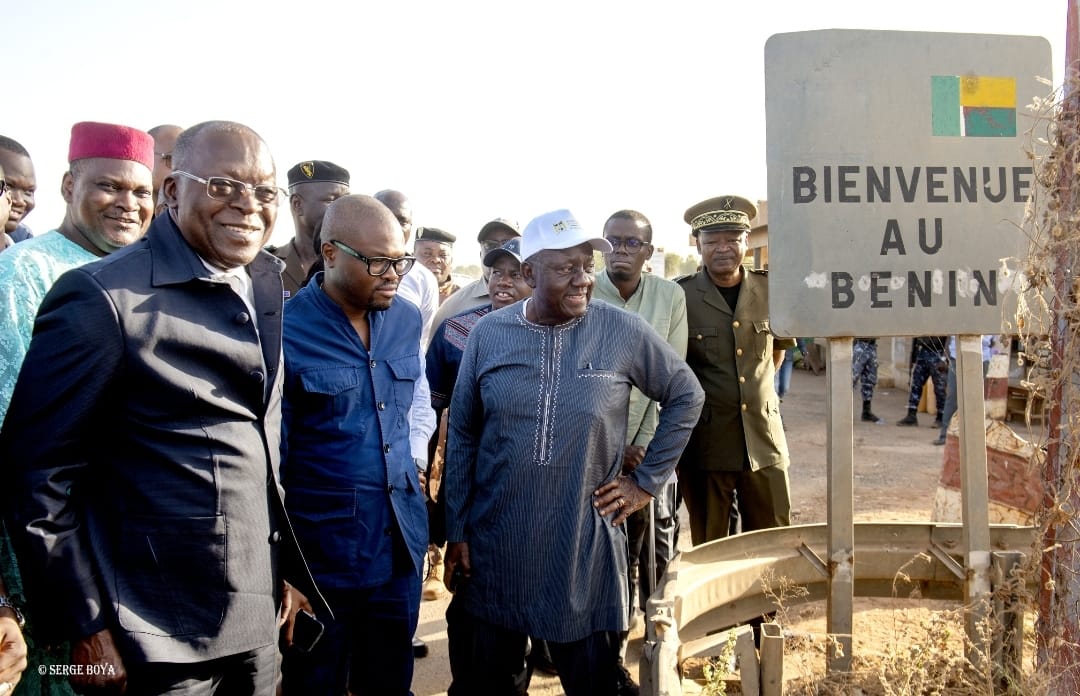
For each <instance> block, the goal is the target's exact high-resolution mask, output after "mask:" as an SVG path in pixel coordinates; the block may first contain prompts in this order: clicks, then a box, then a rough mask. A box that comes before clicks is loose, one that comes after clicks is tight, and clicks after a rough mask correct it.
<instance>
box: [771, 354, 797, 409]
mask: <svg viewBox="0 0 1080 696" xmlns="http://www.w3.org/2000/svg"><path fill="white" fill-rule="evenodd" d="M794 365H795V349H794V348H788V349H787V350H786V351H784V362H782V363H780V369H778V370H777V371H776V377H775V378H774V380H773V386H775V387H776V395H777V396H779V397H780V398H781V399H783V398H784V395H785V394H787V393H788V389H790V388H791V368H792V367H794Z"/></svg>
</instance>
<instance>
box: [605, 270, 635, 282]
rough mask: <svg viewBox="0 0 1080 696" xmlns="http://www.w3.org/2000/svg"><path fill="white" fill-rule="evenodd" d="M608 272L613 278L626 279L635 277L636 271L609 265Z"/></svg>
mask: <svg viewBox="0 0 1080 696" xmlns="http://www.w3.org/2000/svg"><path fill="white" fill-rule="evenodd" d="M607 274H608V277H609V278H611V279H612V280H619V281H625V280H633V279H634V273H633V272H632V271H616V270H615V269H613V268H611V267H608V269H607Z"/></svg>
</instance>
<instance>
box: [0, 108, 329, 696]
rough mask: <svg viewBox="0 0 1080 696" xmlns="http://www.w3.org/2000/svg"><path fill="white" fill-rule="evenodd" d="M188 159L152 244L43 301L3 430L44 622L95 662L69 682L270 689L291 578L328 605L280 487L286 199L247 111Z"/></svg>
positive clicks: (145, 185)
mask: <svg viewBox="0 0 1080 696" xmlns="http://www.w3.org/2000/svg"><path fill="white" fill-rule="evenodd" d="M113 147H114V148H117V149H118V148H119V147H120V143H114V144H113ZM76 150H77V148H75V147H74V145H73V152H74V151H76ZM78 152H79V153H80V154H83V153H82V151H81V150H78ZM73 159H74V157H73ZM147 161H148V162H149V153H147ZM173 165H174V170H173V171H172V173H170V174H169V175H168V176H167V177H166V178H165V180H164V183H163V185H162V188H163V190H164V191H165V197H166V200H167V202H168V213H167V214H164V215H159V216H157V217H156V218H154V221H153V223H152V224H151V226H150V231H149V232H148V234H147V235H146V236H145V237H144V238H142V239H141V240H138V241H137V242H136V243H134V244H132V245H131V246H130V247H128V248H127V249H124V250H122V251H120V252H118V253H115V254H112V255H110V256H108V257H107V258H104V259H100V260H98V261H96V262H94V263H90V264H87V265H85V266H82V267H79V268H75V269H72V270H70V271H68V272H67V273H65V274H63V276H61V277H60V278H59V279H58V280H57V281H56V283H55V284H54V285H53V287H52V289H51V290H50V291H49V293H48V294H47V295H46V297H45V299H44V300H43V301H42V303H41V308H40V310H39V312H38V316H37V320H36V321H35V325H34V335H33V340H32V341H31V343H30V348H29V350H28V351H27V354H26V358H25V360H24V361H23V367H22V371H21V373H20V375H19V379H18V381H17V383H16V385H15V391H14V393H13V395H12V397H11V404H10V408H9V410H8V413H7V419H6V421H5V424H4V428H3V430H2V431H0V461H3V462H4V463H5V474H7V475H8V480H6V481H5V482H4V488H3V494H4V495H5V496H6V499H5V500H4V505H3V507H4V510H5V512H6V513H7V515H8V528H9V530H10V532H11V534H12V538H13V539H14V540H15V541H16V542H17V544H16V549H17V550H18V552H19V561H20V563H21V565H22V567H23V570H24V572H25V574H26V576H27V578H28V582H27V589H28V590H29V591H30V602H31V608H32V609H34V610H35V611H37V612H38V614H37V615H36V616H35V617H34V618H35V620H37V621H38V622H39V624H40V625H41V627H42V630H43V631H44V632H46V633H48V635H49V636H50V637H52V638H57V637H66V638H68V639H69V640H70V641H71V657H70V658H69V660H68V663H69V664H70V665H72V666H73V667H77V666H80V665H91V664H92V665H93V666H94V669H93V670H89V669H85V670H83V674H81V675H75V676H72V677H71V679H72V682H73V683H77V684H78V685H79V686H82V687H94V688H98V687H109V688H112V689H114V690H119V689H121V688H123V687H125V686H126V689H127V693H129V694H159V693H170V694H210V693H215V692H216V693H219V694H229V695H230V696H233V695H237V696H242V695H244V694H270V693H273V690H274V684H275V682H276V678H277V673H278V670H277V666H276V665H277V656H278V650H277V640H278V627H279V625H280V624H279V611H281V612H282V614H281V615H287V614H289V613H290V612H289V611H288V610H289V609H290V605H291V604H292V603H293V601H294V594H293V592H292V590H291V588H290V587H289V586H287V585H286V584H284V583H283V581H282V578H283V577H288V578H289V579H290V581H294V582H296V583H299V584H300V586H301V587H302V591H303V592H304V594H305V595H306V596H307V597H309V598H311V600H312V602H313V603H314V604H315V605H316V611H317V612H318V613H320V614H322V615H323V616H324V617H329V610H328V609H327V608H326V606H325V603H324V602H321V601H319V600H320V598H319V595H318V591H317V590H316V589H315V587H314V583H313V582H312V581H311V577H310V574H307V573H306V567H305V566H304V563H303V559H302V557H301V556H300V553H299V549H298V547H297V545H296V539H295V537H294V536H293V534H292V529H291V527H290V526H289V523H288V519H287V518H286V517H285V511H284V506H283V503H282V499H281V495H280V487H279V485H278V462H279V459H280V425H281V384H282V382H281V373H282V369H281V363H282V360H281V310H282V289H281V288H282V286H281V268H282V263H281V262H280V261H279V260H277V259H275V258H274V257H273V256H271V255H270V254H268V253H266V252H263V251H262V248H263V246H264V245H265V244H266V240H267V239H268V238H269V236H270V234H271V232H272V230H273V225H274V222H275V220H276V218H277V211H278V204H279V203H280V202H281V201H282V193H283V192H282V191H281V189H280V188H278V187H277V185H276V183H275V175H276V172H275V169H274V162H273V158H272V157H271V156H270V152H269V149H268V148H267V146H266V143H265V142H264V141H263V140H262V139H261V138H260V137H259V136H258V135H257V134H256V133H255V132H254V131H252V130H251V129H250V128H248V127H246V126H243V125H241V124H238V123H231V122H225V121H213V122H207V123H201V124H198V125H195V126H192V127H191V128H189V129H187V130H185V131H184V132H183V133H182V134H181V136H180V137H179V138H178V139H177V142H176V147H175V149H174V150H173ZM140 166H143V169H144V170H145V171H144V172H143V178H142V180H141V184H140V187H139V191H140V192H143V191H145V194H146V196H145V198H146V209H145V215H146V217H149V207H150V197H151V196H150V188H151V180H150V174H149V169H150V167H149V166H146V165H140ZM75 176H76V180H77V179H78V177H79V176H80V173H79V172H78V171H77V172H76V173H75ZM95 184H96V185H97V187H98V188H101V189H108V190H111V189H114V188H120V189H123V188H126V185H125V184H123V182H122V181H121V182H114V181H110V180H107V179H103V178H101V177H98V178H97V179H96V180H95ZM72 207H74V206H72ZM84 207H87V206H84ZM140 210H142V208H141V207H140ZM87 212H90V211H89V210H88V211H87ZM105 215H106V218H107V219H110V220H111V216H113V215H114V213H112V212H110V211H107V212H106V213H105ZM108 229H110V230H111V229H112V228H108ZM79 232H80V233H82V235H83V236H84V237H85V238H87V239H93V240H94V242H93V244H92V245H91V246H93V247H95V248H99V249H101V250H104V249H105V248H107V247H108V246H109V244H111V243H118V242H120V241H121V238H122V235H111V234H109V235H105V234H90V233H87V231H86V230H85V229H80V230H79ZM136 236H137V235H136ZM9 253H12V252H5V254H9ZM294 570H295V573H294V572H293V571H294ZM296 578H299V579H298V580H294V579H296ZM295 601H297V602H298V603H303V602H302V601H301V600H300V599H299V598H297V599H296V600H295ZM309 606H310V605H309ZM286 640H287V641H291V640H292V633H291V624H290V627H288V628H287V629H286Z"/></svg>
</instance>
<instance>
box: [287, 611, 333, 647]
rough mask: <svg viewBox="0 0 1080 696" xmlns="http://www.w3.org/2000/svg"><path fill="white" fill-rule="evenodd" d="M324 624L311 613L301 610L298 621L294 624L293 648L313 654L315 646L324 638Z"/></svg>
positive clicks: (297, 616)
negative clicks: (312, 650)
mask: <svg viewBox="0 0 1080 696" xmlns="http://www.w3.org/2000/svg"><path fill="white" fill-rule="evenodd" d="M324 629H325V627H324V626H323V622H322V621H319V620H318V619H317V618H315V615H314V614H312V613H311V612H310V611H306V610H304V609H301V610H300V611H298V612H296V620H295V621H294V622H293V642H292V644H293V647H294V648H296V649H297V650H300V651H301V652H311V649H312V648H314V647H315V644H316V643H318V642H319V638H322V634H323V630H324Z"/></svg>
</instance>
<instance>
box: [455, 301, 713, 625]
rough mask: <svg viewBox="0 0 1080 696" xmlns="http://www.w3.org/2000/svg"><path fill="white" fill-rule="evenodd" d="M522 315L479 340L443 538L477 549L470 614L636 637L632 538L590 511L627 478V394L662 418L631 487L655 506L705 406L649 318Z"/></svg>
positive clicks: (467, 594)
mask: <svg viewBox="0 0 1080 696" xmlns="http://www.w3.org/2000/svg"><path fill="white" fill-rule="evenodd" d="M526 307H527V303H526V302H522V303H517V304H514V305H511V306H509V307H504V308H503V309H500V310H497V311H494V312H492V313H490V314H488V315H487V316H485V317H483V318H482V319H481V320H480V321H479V322H477V324H476V326H475V327H473V329H472V332H471V333H470V335H469V340H468V344H467V345H466V348H465V354H464V355H463V356H462V360H461V369H460V372H459V375H458V380H457V383H456V384H455V386H454V396H453V399H452V402H451V405H450V418H449V423H450V434H449V437H448V443H447V457H446V471H445V473H444V479H443V481H444V483H443V485H444V488H445V491H446V516H447V520H446V521H447V539H448V540H449V541H451V542H467V543H468V544H469V558H470V564H471V577H470V579H469V580H468V582H466V583H464V584H463V585H462V586H460V588H459V590H458V596H459V597H461V598H462V600H463V601H464V603H465V608H466V610H467V611H468V612H469V613H470V614H472V615H474V616H477V617H479V618H481V619H484V620H486V621H488V622H490V623H493V624H496V625H498V626H502V627H504V628H508V629H510V630H514V631H520V632H523V633H527V634H528V635H531V636H534V637H537V638H543V639H547V640H553V641H556V642H561V643H565V642H572V641H576V640H580V639H582V638H585V637H586V636H589V635H591V634H593V633H596V632H598V631H621V630H626V628H627V627H628V617H629V597H630V593H629V590H628V587H627V580H626V558H627V550H626V532H625V529H624V528H623V527H622V526H619V527H613V526H612V525H611V520H610V518H603V517H601V516H600V514H599V512H598V511H597V510H596V508H594V507H593V505H592V502H593V491H594V490H596V488H597V487H599V486H600V485H602V484H603V483H606V482H607V481H610V480H612V479H613V478H614V477H615V476H617V475H618V474H619V471H620V469H621V467H622V459H623V447H624V443H625V440H626V413H627V408H628V405H629V399H630V389H631V387H635V386H636V387H638V388H639V389H641V391H642V392H643V393H644V394H645V395H646V396H648V397H649V398H651V399H654V400H656V401H657V402H658V403H659V404H660V405H661V407H662V410H661V412H660V420H659V425H658V426H657V429H656V435H655V436H654V437H653V440H652V443H651V444H650V445H649V449H648V451H647V453H646V454H645V459H644V461H642V463H641V465H640V466H639V467H638V468H637V469H636V470H635V471H634V472H633V474H632V477H633V478H634V479H635V480H636V481H637V483H638V485H640V486H641V487H642V488H644V489H645V490H646V491H649V492H650V493H652V492H655V491H657V490H659V488H660V487H661V486H662V485H663V484H664V482H665V481H667V479H668V477H669V476H670V475H671V472H672V470H673V469H674V467H675V462H676V461H677V460H678V458H679V454H680V453H681V452H682V449H683V447H684V446H685V444H686V441H687V438H689V436H690V431H691V429H692V428H693V426H694V424H695V423H696V422H697V418H698V414H699V413H700V411H701V405H702V403H703V401H704V394H703V393H702V391H701V387H700V386H699V385H698V382H697V379H696V378H695V377H694V374H693V372H691V371H690V368H689V367H688V366H687V364H686V363H685V362H684V361H683V360H682V359H681V358H680V357H679V356H678V354H677V353H676V352H675V351H674V350H673V349H672V348H671V346H669V345H668V344H667V343H666V342H665V341H664V340H663V339H661V338H660V337H659V335H657V333H656V332H655V331H654V330H653V329H651V328H650V327H649V325H648V324H647V323H645V320H643V319H642V318H641V317H639V316H637V315H635V314H631V313H630V312H626V311H624V310H621V309H617V308H615V307H612V306H611V305H608V304H605V303H603V302H597V303H594V304H591V305H589V307H588V309H587V311H586V313H585V314H584V315H583V316H580V317H577V318H575V319H573V320H571V321H569V322H567V323H565V324H561V325H558V326H540V325H537V324H533V323H531V322H529V321H528V320H527V319H526V318H525V314H524V312H525V309H526Z"/></svg>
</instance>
